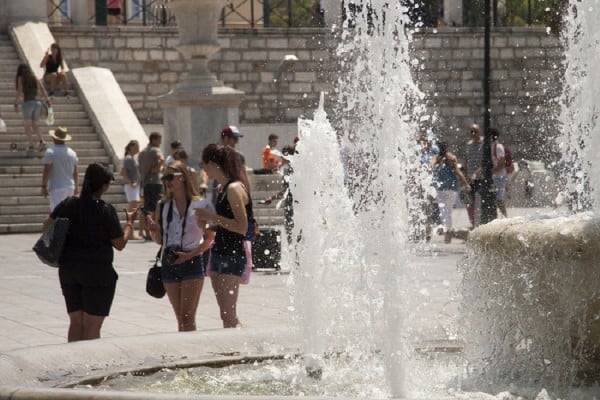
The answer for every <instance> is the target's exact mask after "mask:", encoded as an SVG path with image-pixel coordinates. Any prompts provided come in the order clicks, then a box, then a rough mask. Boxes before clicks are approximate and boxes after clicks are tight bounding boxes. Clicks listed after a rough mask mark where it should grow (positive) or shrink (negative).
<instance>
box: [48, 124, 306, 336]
mask: <svg viewBox="0 0 600 400" xmlns="http://www.w3.org/2000/svg"><path fill="white" fill-rule="evenodd" d="M50 136H51V137H52V138H53V141H54V145H53V146H51V147H50V148H48V149H47V150H46V154H45V157H44V174H43V181H42V195H44V196H50V204H51V206H50V209H51V212H50V215H49V217H48V218H47V219H46V220H45V221H44V229H46V228H47V227H49V226H50V224H51V222H52V221H53V220H54V219H56V218H68V219H69V220H70V221H71V225H70V228H69V232H68V234H67V238H66V244H65V248H64V251H63V253H62V255H61V257H60V260H59V281H60V285H61V289H62V293H63V296H64V298H65V303H66V306H67V313H68V315H69V319H70V326H69V332H68V340H69V341H78V340H88V339H95V338H98V337H100V330H101V326H102V322H103V320H104V319H105V317H106V316H108V314H109V312H110V309H111V305H112V302H113V299H114V295H115V288H116V282H117V273H116V271H115V269H114V266H113V257H114V253H113V249H117V250H122V249H123V248H124V247H125V246H126V244H127V242H128V241H129V240H151V241H154V242H156V243H157V244H158V245H159V246H160V247H161V255H160V260H161V265H162V268H161V278H162V282H163V285H164V287H165V291H166V294H167V297H168V299H169V302H170V304H171V305H172V308H173V312H174V314H175V319H176V321H177V326H178V330H179V331H193V330H196V310H197V307H198V304H199V300H200V296H201V293H202V289H203V286H204V279H205V277H209V278H210V281H211V284H212V287H213V290H214V293H215V296H216V299H217V304H218V306H219V313H220V316H221V320H222V323H223V327H225V328H233V327H239V326H241V325H242V323H241V321H240V318H239V317H238V315H237V299H238V293H239V288H240V284H243V283H247V282H248V273H249V271H250V270H251V268H252V259H251V257H252V252H251V245H250V243H249V240H248V230H249V229H251V228H249V225H251V223H250V221H253V220H254V216H253V214H254V213H253V206H252V197H251V192H250V190H251V189H250V184H249V180H248V177H247V175H246V167H245V157H244V156H243V154H241V153H240V152H239V151H237V150H236V149H235V145H236V144H237V143H238V140H239V138H240V137H243V135H242V134H241V133H240V131H239V129H238V128H237V127H235V126H226V127H225V128H224V129H223V130H222V131H221V143H219V144H211V145H209V146H207V147H206V148H205V149H204V150H203V151H202V154H201V168H200V169H198V170H197V169H195V168H192V167H191V166H189V165H188V163H187V161H188V157H187V153H186V152H185V150H184V149H183V147H182V146H181V142H179V141H177V140H175V141H173V142H171V143H170V154H169V155H167V157H166V158H165V156H164V154H163V152H162V150H161V146H162V135H161V134H160V133H157V132H153V133H151V134H150V135H149V138H148V144H147V145H146V146H145V147H144V148H141V147H140V143H139V142H138V141H136V140H132V141H130V142H129V143H128V144H127V145H126V146H125V149H124V158H123V164H122V168H121V170H120V175H121V178H122V181H123V190H124V192H125V196H126V198H127V208H126V209H124V210H123V212H124V214H123V215H124V219H125V221H126V223H125V225H124V226H123V227H121V224H120V222H119V221H120V218H119V217H118V213H117V211H116V210H115V208H114V207H113V206H112V205H111V204H109V203H106V202H104V201H103V200H102V195H103V194H104V193H106V191H107V190H108V188H109V186H110V184H111V182H112V181H113V180H114V176H113V174H112V172H111V171H110V170H109V169H108V168H107V167H106V166H104V165H101V164H97V163H94V164H90V165H89V166H88V167H87V169H86V172H85V177H84V181H83V184H82V190H81V193H80V194H79V193H78V190H77V188H78V181H77V162H78V159H77V155H76V153H75V152H74V151H73V150H72V149H71V148H70V147H68V146H67V144H66V143H67V142H69V141H70V140H72V137H71V135H69V133H68V131H67V129H66V128H62V127H59V128H57V129H55V130H52V131H50ZM270 144H271V147H270V150H271V151H273V154H274V156H273V157H269V159H271V160H273V164H272V165H273V166H275V165H276V166H277V168H278V167H279V166H280V165H289V156H290V155H291V154H294V152H295V150H294V149H293V147H292V146H288V147H289V148H286V149H285V154H281V153H279V152H278V151H277V150H276V148H275V146H276V142H273V141H272V140H271V141H270ZM271 172H276V170H275V169H273V170H271ZM209 180H212V181H213V182H214V187H213V192H214V193H213V197H214V199H209V198H207V197H206V194H207V188H208V187H209ZM279 197H284V198H287V197H288V194H285V195H282V194H278V193H276V194H274V195H273V196H271V197H270V198H269V199H267V200H265V201H264V202H270V201H272V200H273V199H275V198H279ZM136 219H137V220H138V225H139V232H138V234H137V235H136V233H135V231H134V223H135V221H136ZM289 219H290V221H291V216H290V218H289ZM290 224H291V223H290ZM290 235H291V230H290ZM83 266H85V268H83Z"/></svg>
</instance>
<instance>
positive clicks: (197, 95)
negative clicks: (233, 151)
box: [159, 0, 244, 162]
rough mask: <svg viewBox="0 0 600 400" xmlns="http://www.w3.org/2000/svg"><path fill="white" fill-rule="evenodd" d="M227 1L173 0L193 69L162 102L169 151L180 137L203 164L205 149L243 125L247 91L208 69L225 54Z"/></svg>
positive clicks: (183, 47)
mask: <svg viewBox="0 0 600 400" xmlns="http://www.w3.org/2000/svg"><path fill="white" fill-rule="evenodd" d="M224 4H225V1H223V0H173V1H171V3H170V7H171V9H172V11H173V12H174V13H175V18H176V19H177V28H178V30H179V36H180V42H179V46H178V50H179V51H180V52H181V53H182V54H183V56H184V57H185V58H186V59H187V60H189V63H190V69H189V72H188V74H187V76H185V77H184V78H183V79H182V80H181V82H180V83H179V84H178V85H177V87H176V88H175V89H174V90H173V91H171V92H170V93H169V94H167V95H165V96H162V97H160V98H159V102H160V104H161V106H162V107H163V110H164V132H165V133H164V138H163V144H164V146H165V147H167V146H168V144H169V143H170V142H171V141H172V140H173V139H178V140H180V141H181V143H182V144H183V146H184V148H185V149H186V150H187V151H188V152H189V153H190V154H189V155H190V160H192V162H197V161H198V160H199V158H200V153H201V151H202V149H203V148H204V147H205V146H206V145H208V144H210V143H216V142H218V141H219V133H220V131H221V129H222V128H223V126H225V125H237V124H238V121H239V105H240V103H241V102H242V100H243V96H244V92H241V91H239V90H235V89H232V88H230V87H226V86H223V83H222V82H219V81H218V80H217V79H216V77H215V76H214V75H213V74H212V73H211V72H210V70H209V69H208V61H209V59H210V57H211V56H212V55H213V54H215V53H216V52H218V51H219V49H220V45H219V43H218V41H217V27H218V21H219V13H220V12H221V9H222V7H223V6H224Z"/></svg>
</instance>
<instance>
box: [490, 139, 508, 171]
mask: <svg viewBox="0 0 600 400" xmlns="http://www.w3.org/2000/svg"><path fill="white" fill-rule="evenodd" d="M504 156H505V152H504V146H503V145H502V144H501V143H498V142H494V143H492V162H493V163H494V168H496V165H498V160H499V159H500V158H502V157H504ZM503 175H506V167H504V168H502V169H501V170H500V171H498V172H495V173H494V174H493V176H503Z"/></svg>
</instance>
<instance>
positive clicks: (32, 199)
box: [0, 189, 126, 206]
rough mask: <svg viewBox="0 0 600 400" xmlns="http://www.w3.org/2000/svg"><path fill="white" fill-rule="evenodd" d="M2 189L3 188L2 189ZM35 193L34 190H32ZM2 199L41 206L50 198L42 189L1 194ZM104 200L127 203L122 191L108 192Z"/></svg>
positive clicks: (46, 203) (6, 202) (5, 202)
mask: <svg viewBox="0 0 600 400" xmlns="http://www.w3.org/2000/svg"><path fill="white" fill-rule="evenodd" d="M0 190H1V189H0ZM32 193H33V192H32ZM0 199H2V205H3V206H4V205H10V204H12V205H15V206H17V205H21V206H39V205H48V204H50V203H49V200H48V199H45V198H43V197H42V196H41V194H40V190H37V192H35V193H33V194H31V195H28V196H14V195H13V196H2V195H0ZM102 199H104V201H107V202H109V203H111V204H112V203H114V204H126V198H125V195H124V194H123V193H121V192H115V193H107V194H105V195H104V196H102Z"/></svg>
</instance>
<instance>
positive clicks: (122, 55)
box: [117, 50, 133, 61]
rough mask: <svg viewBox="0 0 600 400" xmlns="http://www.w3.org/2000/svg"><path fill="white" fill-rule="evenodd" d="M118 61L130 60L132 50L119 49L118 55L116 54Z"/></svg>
mask: <svg viewBox="0 0 600 400" xmlns="http://www.w3.org/2000/svg"><path fill="white" fill-rule="evenodd" d="M117 59H118V60H119V61H132V60H133V51H131V50H121V51H119V55H118V56H117Z"/></svg>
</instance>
